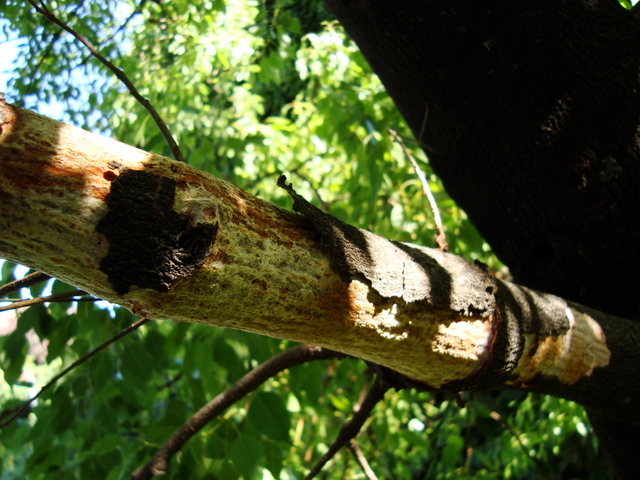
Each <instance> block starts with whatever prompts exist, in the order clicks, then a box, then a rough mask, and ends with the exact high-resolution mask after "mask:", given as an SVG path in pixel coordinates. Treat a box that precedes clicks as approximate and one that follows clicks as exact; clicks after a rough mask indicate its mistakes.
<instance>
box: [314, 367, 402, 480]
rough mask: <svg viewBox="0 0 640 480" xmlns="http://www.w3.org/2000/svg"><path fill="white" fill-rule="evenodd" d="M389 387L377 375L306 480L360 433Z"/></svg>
mask: <svg viewBox="0 0 640 480" xmlns="http://www.w3.org/2000/svg"><path fill="white" fill-rule="evenodd" d="M389 388H390V386H389V384H388V383H387V381H386V380H384V379H383V377H381V376H378V377H376V381H375V382H374V384H373V386H372V387H371V390H369V393H368V394H367V397H366V398H365V399H364V401H363V402H362V405H361V406H360V408H359V409H358V410H357V411H356V412H355V413H354V414H353V416H352V417H351V418H350V419H349V420H347V421H346V422H345V423H344V424H343V425H342V428H341V429H340V432H339V433H338V436H337V437H336V439H335V440H334V441H333V443H332V444H331V446H330V447H329V449H328V450H327V451H326V453H325V454H324V455H322V457H321V458H320V460H318V462H317V463H316V464H315V465H314V466H313V468H312V469H311V471H310V472H309V474H308V475H307V476H306V477H305V480H311V479H313V478H315V476H316V475H318V474H319V473H320V471H321V470H322V468H323V467H324V466H325V465H326V464H327V462H328V461H329V460H331V459H332V458H333V457H334V456H335V455H336V453H338V451H340V449H341V448H342V447H344V446H345V445H347V444H348V443H349V441H350V440H352V439H354V438H355V437H356V435H358V433H360V429H361V428H362V425H364V422H366V420H367V418H369V415H370V414H371V412H372V411H373V408H374V407H375V406H376V405H377V404H378V402H379V401H380V400H382V399H383V398H384V394H385V393H386V392H387V390H389Z"/></svg>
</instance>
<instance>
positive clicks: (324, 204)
mask: <svg viewBox="0 0 640 480" xmlns="http://www.w3.org/2000/svg"><path fill="white" fill-rule="evenodd" d="M291 174H292V175H296V176H298V178H300V179H301V180H303V181H304V182H307V183H308V184H309V187H310V188H311V191H312V192H313V194H314V195H315V196H316V198H317V199H318V202H319V203H320V208H321V209H322V211H324V212H327V213H328V212H329V211H330V210H331V207H330V206H329V204H328V203H327V202H325V201H324V200H323V199H322V196H321V195H320V192H319V191H318V189H317V188H316V187H315V186H314V185H313V182H312V181H311V179H310V178H309V177H307V176H306V175H304V174H303V173H300V171H299V170H298V169H297V168H296V169H295V170H292V171H291Z"/></svg>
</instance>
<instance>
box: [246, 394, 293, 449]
mask: <svg viewBox="0 0 640 480" xmlns="http://www.w3.org/2000/svg"><path fill="white" fill-rule="evenodd" d="M247 419H248V420H249V422H250V423H251V425H253V427H254V428H255V429H256V430H258V431H259V432H260V433H263V434H264V435H266V436H267V437H269V438H270V439H272V440H280V441H282V442H289V441H290V435H289V429H290V427H291V417H290V414H289V412H288V411H287V409H286V407H285V405H284V401H283V399H282V396H281V395H277V394H276V393H273V392H259V393H257V394H255V395H254V396H253V397H252V398H251V404H250V406H249V412H248V413H247Z"/></svg>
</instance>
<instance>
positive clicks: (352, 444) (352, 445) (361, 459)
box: [347, 439, 378, 480]
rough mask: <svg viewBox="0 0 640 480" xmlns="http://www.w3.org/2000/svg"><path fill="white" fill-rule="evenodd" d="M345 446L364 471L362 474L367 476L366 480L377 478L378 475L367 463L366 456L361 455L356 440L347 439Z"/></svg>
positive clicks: (376, 479) (375, 479)
mask: <svg viewBox="0 0 640 480" xmlns="http://www.w3.org/2000/svg"><path fill="white" fill-rule="evenodd" d="M347 448H348V449H349V451H350V452H351V453H352V454H353V456H354V457H355V458H356V462H358V464H359V465H360V468H362V471H363V472H364V476H365V477H367V480H378V477H377V476H376V474H375V473H374V472H373V470H372V469H371V466H370V465H369V462H368V461H367V459H366V457H365V456H364V455H363V453H362V450H360V446H359V445H358V442H356V441H355V440H353V439H352V440H349V443H348V444H347Z"/></svg>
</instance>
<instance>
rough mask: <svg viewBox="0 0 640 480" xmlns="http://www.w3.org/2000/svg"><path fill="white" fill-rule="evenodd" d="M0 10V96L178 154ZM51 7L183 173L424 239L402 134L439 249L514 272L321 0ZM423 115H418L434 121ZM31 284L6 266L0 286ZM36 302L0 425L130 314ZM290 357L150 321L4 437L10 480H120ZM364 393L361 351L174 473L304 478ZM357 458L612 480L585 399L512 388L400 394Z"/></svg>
mask: <svg viewBox="0 0 640 480" xmlns="http://www.w3.org/2000/svg"><path fill="white" fill-rule="evenodd" d="M328 3H333V2H328ZM627 6H630V5H627ZM48 7H49V8H52V9H53V8H54V6H53V5H48ZM0 12H2V17H3V23H2V28H3V32H4V35H5V36H6V37H7V38H8V39H16V42H17V44H18V51H19V54H18V57H17V59H16V61H15V64H14V65H13V66H11V72H12V73H11V77H10V78H11V79H10V81H9V82H8V85H7V91H6V92H4V93H5V94H6V99H7V101H9V102H11V103H14V104H17V105H20V106H24V107H26V108H31V109H34V110H36V111H39V110H41V109H42V108H44V107H43V105H44V104H47V103H49V104H51V103H53V104H55V105H57V106H58V107H59V112H60V114H59V119H60V120H63V121H65V122H68V123H73V124H75V125H77V126H80V127H82V128H86V129H88V130H91V131H94V132H101V133H104V134H107V135H109V136H112V137H114V138H116V139H118V140H119V141H121V142H124V143H127V144H130V145H134V146H136V147H139V148H141V149H143V150H148V151H153V152H156V153H158V154H162V155H168V156H170V155H171V151H170V150H169V148H168V147H167V146H166V144H165V141H164V138H163V137H162V135H161V133H160V132H159V130H158V128H157V127H156V125H155V124H154V123H153V121H152V119H151V118H150V116H149V115H148V113H147V112H146V110H145V109H144V108H143V107H142V106H141V105H139V104H138V103H137V102H136V101H135V100H134V99H133V98H132V97H131V95H130V94H129V92H127V91H126V90H125V89H124V88H123V87H122V85H121V84H119V83H118V81H117V80H116V79H115V78H114V77H113V76H111V75H110V74H109V73H108V72H107V71H106V69H105V68H104V67H103V66H102V65H100V64H98V63H97V62H95V60H94V59H93V58H92V57H91V56H90V54H89V53H88V51H87V50H86V49H85V48H84V47H83V46H82V45H80V44H79V43H78V42H77V41H76V40H75V39H73V38H72V37H71V36H70V35H68V34H66V33H64V32H62V31H61V30H60V28H59V27H56V26H55V25H52V24H50V23H49V22H48V21H47V20H46V19H45V18H43V17H42V16H40V15H38V14H36V13H35V11H34V10H33V9H32V8H31V7H29V6H28V5H27V4H26V3H21V2H5V3H4V4H3V5H2V6H1V7H0ZM55 13H56V15H58V16H59V17H60V18H61V19H63V20H64V21H65V22H66V23H67V24H68V25H70V26H71V27H72V28H74V29H75V30H76V31H78V32H80V33H81V34H82V35H84V36H85V37H87V38H88V39H89V40H90V41H91V42H92V43H93V44H94V45H97V46H98V47H99V49H100V51H101V53H102V54H103V55H104V56H105V57H107V58H108V59H109V60H110V61H112V62H113V63H114V64H115V65H116V66H117V67H118V68H121V69H122V70H123V71H124V72H125V73H126V74H127V75H128V76H129V78H130V79H131V80H132V81H133V83H134V84H135V85H136V86H137V87H138V89H139V90H140V91H141V93H142V94H143V95H144V96H145V97H147V98H148V99H149V100H150V101H151V103H152V104H153V105H154V106H155V107H156V109H157V110H158V111H159V112H160V114H161V116H162V117H163V118H164V119H165V121H166V122H167V124H168V125H169V127H170V130H171V132H172V133H173V135H174V136H175V137H176V139H177V142H178V143H179V145H180V147H181V149H182V151H183V153H184V156H185V158H186V159H187V161H188V163H189V164H190V165H192V166H194V167H196V168H199V169H201V170H204V171H207V172H210V173H212V174H214V175H216V176H218V177H220V178H223V179H225V180H228V181H229V182H231V183H233V184H234V185H237V186H238V187H240V188H243V189H245V190H246V191H248V192H250V193H252V194H255V195H257V196H260V197H262V198H264V199H266V200H269V201H271V202H273V203H275V204H276V205H279V206H282V207H284V208H289V209H290V208H291V198H290V197H289V196H288V195H287V193H286V192H285V191H284V190H283V189H280V188H278V187H277V186H276V180H277V178H278V176H279V175H280V174H282V173H285V174H287V176H288V179H289V181H291V182H293V184H294V186H295V189H296V191H297V192H298V193H299V194H301V195H302V196H304V197H306V198H307V199H308V200H310V201H311V202H312V203H313V204H314V205H316V206H317V207H319V208H320V209H322V210H324V211H326V212H328V213H330V214H331V215H333V216H335V217H337V218H339V219H340V220H342V221H344V222H347V223H349V224H352V225H355V226H358V227H361V228H364V229H367V230H371V231H373V232H375V233H377V234H379V235H381V236H384V237H388V238H392V239H394V240H399V241H407V242H412V243H415V244H421V245H425V246H433V245H434V243H433V236H434V233H435V230H436V224H435V221H434V215H433V213H432V211H431V210H430V208H429V205H428V202H427V199H426V198H425V197H424V195H423V193H422V190H421V184H420V181H419V179H418V178H417V176H416V173H415V171H414V170H413V168H412V166H411V164H410V162H409V160H408V158H407V156H406V155H405V153H404V152H403V148H402V146H401V145H400V144H399V143H398V142H396V141H394V135H393V134H392V133H390V130H394V131H397V132H399V134H400V139H401V141H402V142H404V143H405V144H406V146H407V148H408V149H409V151H410V152H411V154H412V155H413V156H415V157H416V158H417V160H418V163H419V165H420V167H421V168H422V169H423V170H424V171H425V172H426V175H427V178H428V179H429V183H430V186H431V189H432V191H433V193H434V196H435V198H436V200H437V204H438V210H439V213H440V214H441V215H442V218H443V224H444V229H445V233H446V235H447V240H448V243H449V246H450V247H451V251H452V252H453V253H456V254H458V255H460V256H462V257H464V258H466V259H467V260H470V261H474V260H478V261H480V262H482V263H484V264H486V265H488V267H489V268H490V269H492V270H493V271H495V272H497V274H498V275H499V276H504V277H508V276H509V271H508V270H507V268H506V267H504V266H503V265H502V263H501V262H500V261H499V260H498V259H497V257H496V256H494V255H493V253H492V251H491V247H490V246H489V244H488V243H487V242H485V241H484V240H483V238H482V237H481V236H480V235H479V233H478V232H477V230H476V229H475V228H474V227H473V225H472V224H471V223H470V221H469V219H468V218H467V215H466V214H465V213H464V212H463V210H462V209H461V208H460V207H458V206H457V205H456V203H455V202H454V201H453V200H452V199H451V198H450V197H449V196H448V195H447V193H446V192H445V191H444V188H443V186H442V183H441V181H440V180H439V178H438V177H437V176H436V175H435V174H434V172H433V170H432V169H431V166H430V164H429V161H428V160H427V157H426V156H425V154H424V153H423V151H422V149H421V146H424V144H425V143H426V144H427V145H428V144H429V140H430V138H433V137H429V135H430V134H431V132H430V131H429V130H428V129H427V130H425V134H426V136H425V137H424V138H418V141H416V140H413V139H412V138H413V136H415V137H420V135H419V133H420V132H419V131H418V132H416V127H415V122H414V124H413V125H410V126H408V125H407V122H406V121H405V120H404V119H403V118H402V116H401V115H400V113H399V112H398V110H397V109H396V107H395V105H394V102H393V101H392V100H391V99H390V97H389V96H388V94H387V92H386V91H385V88H384V87H383V85H382V83H381V81H380V79H379V78H378V76H376V75H375V74H374V73H372V70H371V68H370V66H369V64H368V63H367V61H365V59H364V57H363V55H362V53H361V51H360V49H359V48H358V47H357V46H356V44H355V43H354V41H353V40H351V38H350V37H349V36H348V35H347V34H346V33H345V31H344V29H343V27H342V26H341V25H340V24H339V23H338V22H337V21H336V20H335V18H334V17H333V15H332V14H331V13H329V12H328V11H327V9H326V7H325V6H324V3H323V2H321V1H304V2H300V1H294V0H260V1H249V0H245V1H241V2H224V1H222V0H219V1H203V0H201V1H183V0H177V1H172V2H160V1H159V2H146V1H142V2H127V1H106V2H90V3H88V4H85V3H79V4H78V3H76V2H59V3H57V4H56V6H55ZM558 41H560V40H558ZM487 48H489V47H487ZM445 106H446V105H445ZM420 109H421V110H422V111H424V115H423V117H424V118H426V119H428V118H429V116H430V115H433V114H435V115H437V114H438V111H437V109H436V111H435V113H434V112H433V111H432V110H433V107H431V108H429V107H427V106H426V104H425V106H422V105H420ZM405 116H406V115H405ZM423 120H424V119H423V118H421V119H420V121H419V123H422V122H423ZM412 128H413V133H412V131H411V129H412ZM418 130H420V129H418ZM414 134H415V135H414ZM396 138H397V137H396ZM435 138H436V139H439V137H438V136H437V132H436V137H435ZM421 144H422V145H421ZM425 150H426V151H427V152H429V147H427V148H425ZM436 150H437V151H436V152H435V153H436V155H437V153H438V151H440V152H441V149H440V148H439V147H438V148H436ZM612 158H613V157H612ZM614 163H615V162H614ZM614 163H611V165H610V168H609V169H608V170H607V172H609V173H611V175H614V174H615V171H616V166H615V165H614ZM549 181H550V182H551V179H549ZM454 190H455V189H454ZM543 247H544V245H543ZM541 248H542V247H541ZM503 251H505V250H504V249H503ZM545 252H546V251H543V252H542V253H545ZM509 254H511V253H509ZM507 257H509V255H507ZM26 273H27V270H26V269H25V268H23V267H20V266H17V265H14V264H12V263H10V262H8V261H5V262H4V264H3V265H2V283H3V284H4V283H8V282H11V281H14V280H16V279H18V278H21V277H22V276H24V275H25V274H26ZM534 286H537V285H534ZM69 292H70V293H69ZM65 293H67V295H66V296H65ZM553 293H559V292H553ZM42 295H60V296H59V297H58V298H59V299H60V300H61V301H55V300H56V299H55V298H54V299H52V300H53V301H50V302H46V303H39V304H36V305H33V306H29V307H24V309H20V310H19V313H18V318H17V321H15V320H13V319H11V318H9V317H7V318H8V320H6V321H7V322H9V323H11V322H15V329H12V330H11V329H9V330H7V334H6V335H5V336H3V337H0V345H1V347H2V348H1V351H2V353H0V366H1V367H2V372H3V375H4V380H5V383H4V384H2V386H1V387H0V400H1V401H2V407H1V408H2V412H3V413H2V417H0V419H3V418H6V416H8V415H10V413H11V412H12V411H14V410H15V409H16V408H17V407H18V406H19V405H20V404H21V403H22V401H23V400H25V399H26V398H28V397H29V396H31V395H33V393H34V391H37V389H38V388H40V387H41V386H42V385H43V384H44V383H46V382H47V381H48V379H50V378H51V377H52V376H53V375H55V374H56V373H58V372H59V371H61V370H62V369H63V368H65V367H67V366H69V365H70V364H72V363H73V362H75V361H77V360H78V359H80V358H82V357H83V356H84V355H86V354H87V353H89V352H90V351H92V350H93V349H94V348H96V347H97V346H99V345H100V344H102V343H103V342H105V341H107V340H108V339H109V338H111V337H113V336H114V335H116V334H118V332H120V331H121V330H122V329H124V328H126V327H128V326H129V325H131V324H132V323H133V322H134V321H135V320H136V317H134V316H133V314H131V313H130V312H129V311H127V310H125V309H123V308H118V307H114V306H111V305H106V304H105V303H104V302H98V301H94V300H95V299H93V298H89V297H87V296H83V294H82V292H77V291H75V288H74V287H72V286H70V285H67V284H65V283H63V282H61V281H58V280H50V281H48V282H46V283H39V284H34V285H30V286H28V287H27V288H23V289H20V290H17V291H15V292H13V293H11V294H10V295H9V296H8V298H9V300H8V302H15V301H17V300H18V299H19V298H27V297H38V296H42ZM573 300H578V299H576V298H573ZM4 305H8V306H11V303H6V304H4ZM611 313H619V312H614V311H612V312H611ZM290 346H291V342H287V341H283V340H278V339H274V338H268V337H263V336H258V335H255V334H251V333H246V332H240V331H236V330H231V329H222V328H220V329H212V328H211V327H207V326H200V325H194V324H181V323H170V322H151V323H145V324H144V325H143V326H141V327H139V328H138V329H136V330H135V332H134V333H131V334H129V335H127V336H124V337H123V338H122V339H120V340H119V341H117V342H115V343H113V344H111V345H110V346H108V347H107V348H106V349H104V350H103V351H101V352H100V353H99V354H98V355H96V356H95V358H92V359H91V360H88V361H86V362H84V363H82V365H80V366H79V367H77V368H75V369H74V370H73V371H72V372H70V373H69V374H67V375H65V376H64V378H62V379H61V380H59V381H58V382H57V383H56V384H55V386H54V387H53V388H50V389H48V390H47V391H46V392H44V394H43V395H42V396H41V397H40V398H39V399H38V401H37V403H35V404H32V405H31V408H30V410H29V412H28V413H27V414H25V415H24V416H23V418H20V419H18V421H15V422H12V423H11V424H10V425H8V426H5V427H4V428H2V430H0V449H1V450H2V453H3V454H2V460H1V463H0V469H1V470H0V471H1V472H2V476H3V478H25V477H28V478H34V479H35V478H47V479H50V478H51V479H53V478H88V477H90V476H96V477H98V478H113V479H116V478H124V477H126V476H128V475H130V474H131V472H132V471H134V470H135V469H136V468H138V467H139V466H141V465H142V464H144V463H145V462H146V461H147V460H148V459H149V458H150V457H151V456H153V455H154V453H155V452H156V450H157V449H158V448H159V447H160V446H161V445H162V444H163V443H164V442H165V440H166V439H167V438H168V437H169V436H170V435H171V434H172V433H173V432H174V431H175V430H176V429H177V428H179V427H180V425H182V424H183V422H184V421H185V420H186V419H187V418H189V417H190V416H191V415H192V414H193V413H194V412H196V411H197V410H198V409H199V408H200V407H201V406H202V405H204V404H205V403H206V402H207V401H209V400H210V399H212V398H214V397H215V396H216V395H218V394H219V393H220V392H222V391H224V390H225V389H226V388H228V386H229V385H231V384H232V383H234V382H236V381H237V380H238V379H240V378H241V377H242V376H243V375H246V374H247V373H248V372H250V371H251V370H252V369H254V368H255V367H256V366H258V365H259V364H261V363H262V362H265V361H267V360H268V359H269V358H271V357H272V356H274V355H275V354H277V353H280V352H282V351H283V350H285V349H286V348H289V347H290ZM371 383H372V374H371V371H370V369H369V366H368V365H367V364H366V363H365V362H363V361H361V360H357V359H352V358H341V359H331V360H323V361H316V362H311V363H305V364H303V365H299V366H297V367H295V368H291V369H290V371H285V372H280V373H278V374H277V375H274V376H273V377H272V378H271V379H270V380H269V381H268V382H266V383H265V384H264V385H263V386H262V387H261V388H260V389H259V390H257V391H256V392H254V393H252V394H251V395H249V396H248V397H247V398H246V399H243V400H241V401H239V402H237V403H235V404H233V405H232V406H231V407H230V408H229V409H228V410H227V411H226V412H225V413H224V415H222V416H220V417H219V418H217V419H216V420H215V421H214V422H212V423H210V424H208V425H207V426H206V427H205V428H204V429H203V431H202V432H201V433H200V434H199V435H197V436H196V437H194V438H193V439H191V440H190V441H189V442H188V443H187V444H186V445H185V446H184V447H183V449H182V450H181V454H180V455H179V456H177V457H175V458H174V459H173V460H172V463H171V465H170V467H169V470H168V475H167V476H168V477H169V478H224V479H227V478H228V479H235V478H244V479H253V478H277V479H280V478H283V479H284V478H287V479H289V478H291V479H292V478H302V477H304V475H305V474H306V473H307V472H308V470H309V469H310V468H311V466H312V465H313V464H314V463H315V461H317V460H318V458H319V457H320V456H321V455H322V454H323V453H325V452H326V450H327V449H328V446H329V445H330V444H331V442H332V440H333V438H335V437H336V436H337V435H338V432H339V430H340V428H341V426H342V425H343V424H344V422H345V421H346V420H347V419H348V418H349V417H351V415H352V413H353V410H354V408H356V406H357V405H359V404H360V403H361V401H362V399H363V397H364V394H365V392H366V390H367V389H368V388H369V387H370V385H371ZM356 450H359V451H361V452H362V454H363V455H364V457H365V458H366V459H368V462H369V463H370V464H371V466H372V468H373V470H374V472H375V473H376V474H377V475H378V476H379V477H380V478H416V479H417V478H460V477H461V478H474V479H476V478H506V479H515V478H556V477H557V478H560V477H561V478H603V477H604V476H606V475H607V473H606V472H608V468H609V467H608V466H607V464H606V462H605V460H604V458H603V457H602V455H600V454H599V453H598V452H599V450H598V441H597V438H596V437H595V436H594V435H593V434H591V432H590V427H589V421H588V419H587V417H586V414H585V413H584V411H583V409H582V407H580V406H578V405H577V404H575V403H573V402H570V401H567V400H564V399H560V398H556V397H551V396H544V395H541V394H529V395H527V394H525V393H523V392H518V391H506V392H501V393H493V392H488V393H462V394H461V399H456V398H455V396H453V395H451V394H447V393H443V392H424V391H416V390H413V389H405V390H401V391H391V392H389V393H387V394H386V396H385V397H384V400H383V401H382V402H381V403H380V404H379V405H377V407H376V408H375V410H374V412H373V414H372V415H371V417H370V418H369V419H368V420H367V423H366V425H365V429H364V431H363V433H362V435H361V437H359V439H358V441H357V444H356V448H354V451H356ZM362 468H363V467H362V465H361V464H359V463H358V461H356V459H355V457H354V456H352V454H351V453H348V452H347V451H346V450H345V451H343V452H342V453H340V454H339V455H338V456H337V457H336V458H335V459H334V460H333V461H332V463H330V464H329V465H328V466H327V467H326V468H325V469H324V471H323V473H322V475H324V477H322V478H345V477H346V478H366V477H364V475H365V474H364V473H362Z"/></svg>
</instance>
